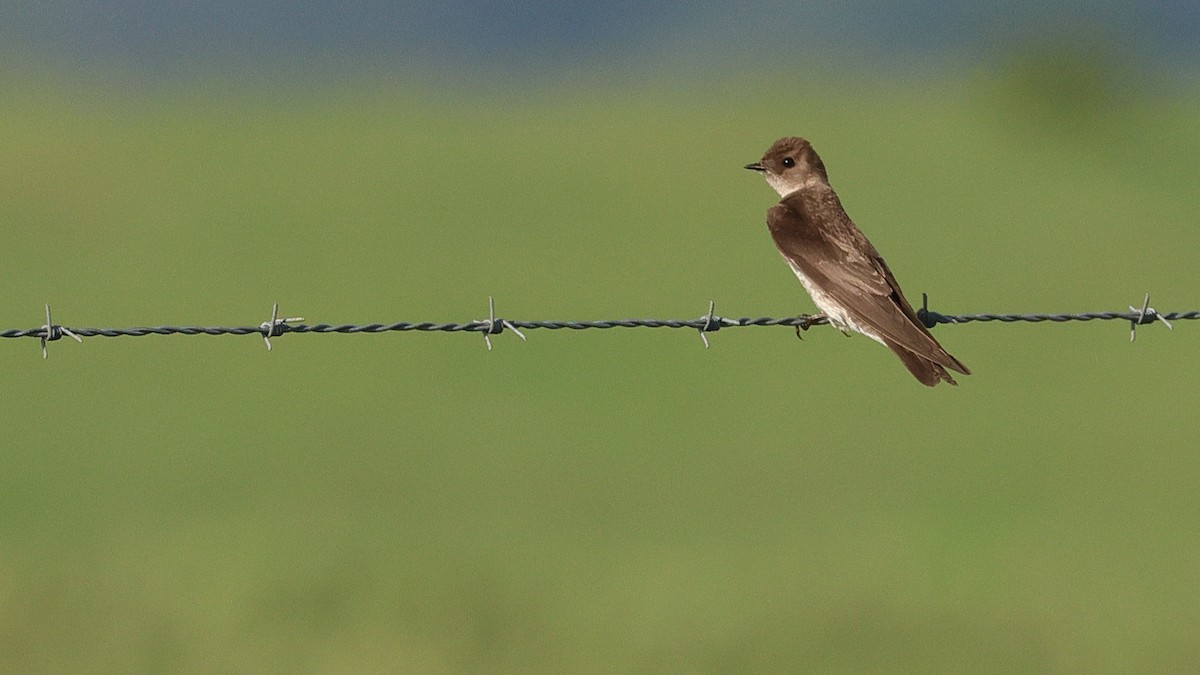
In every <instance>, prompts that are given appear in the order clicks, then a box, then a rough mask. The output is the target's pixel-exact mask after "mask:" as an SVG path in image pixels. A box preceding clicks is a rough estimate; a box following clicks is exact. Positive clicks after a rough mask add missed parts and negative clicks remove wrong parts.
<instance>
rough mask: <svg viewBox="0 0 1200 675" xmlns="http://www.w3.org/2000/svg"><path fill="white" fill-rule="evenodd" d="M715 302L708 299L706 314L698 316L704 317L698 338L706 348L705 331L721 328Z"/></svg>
mask: <svg viewBox="0 0 1200 675" xmlns="http://www.w3.org/2000/svg"><path fill="white" fill-rule="evenodd" d="M716 309H717V303H716V301H715V300H709V301H708V314H705V315H704V316H702V317H700V318H701V319H704V325H703V326H701V327H700V340H701V341H702V342H703V343H704V348H705V349H708V336H707V335H705V333H707V332H709V331H718V330H721V318H720V317H719V316H717V315H716V314H715V313H714V312H716Z"/></svg>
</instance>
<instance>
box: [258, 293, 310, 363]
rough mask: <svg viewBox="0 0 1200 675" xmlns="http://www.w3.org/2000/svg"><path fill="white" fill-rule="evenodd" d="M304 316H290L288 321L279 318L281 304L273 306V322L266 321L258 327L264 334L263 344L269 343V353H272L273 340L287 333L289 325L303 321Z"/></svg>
mask: <svg viewBox="0 0 1200 675" xmlns="http://www.w3.org/2000/svg"><path fill="white" fill-rule="evenodd" d="M303 320H304V317H302V316H290V317H288V318H286V319H281V318H279V303H278V302H276V303H274V304H273V305H271V320H270V321H264V322H262V323H261V324H259V325H258V328H259V330H261V331H262V334H263V342H265V343H267V351H271V338H273V337H278V336H280V335H283V334H284V333H286V332H287V328H288V323H292V322H296V321H303Z"/></svg>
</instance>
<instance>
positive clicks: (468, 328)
mask: <svg viewBox="0 0 1200 675" xmlns="http://www.w3.org/2000/svg"><path fill="white" fill-rule="evenodd" d="M928 305H929V297H928V296H927V295H925V294H922V306H921V309H919V310H917V317H918V318H919V319H920V320H921V322H922V323H924V324H925V326H926V327H928V328H934V327H935V326H938V325H942V324H954V325H957V324H967V323H988V322H1000V323H1043V322H1051V323H1065V322H1069V321H1118V320H1119V321H1128V322H1129V339H1130V341H1133V340H1134V339H1136V338H1137V327H1138V326H1142V325H1146V324H1151V323H1155V322H1156V321H1161V322H1162V323H1163V324H1165V325H1166V326H1167V328H1173V326H1172V325H1171V322H1172V321H1179V320H1188V319H1200V311H1188V312H1158V311H1156V310H1155V309H1154V308H1153V307H1151V306H1150V294H1149V293H1147V294H1146V297H1145V299H1144V300H1143V302H1142V306H1141V307H1140V308H1138V307H1134V306H1132V305H1131V306H1129V311H1128V312H1079V313H1053V314H942V313H940V312H935V311H933V310H930V309H929V306H928ZM45 309H46V323H45V324H43V325H41V326H39V327H37V328H27V329H24V330H21V329H11V330H5V331H2V332H0V338H22V337H31V338H38V339H39V340H40V341H41V344H42V357H43V358H45V357H46V355H47V352H46V344H47V343H48V342H54V341H57V340H60V339H62V338H63V337H70V338H73V339H74V340H75V341H77V342H83V338H89V337H141V336H144V335H258V336H260V337H262V339H263V341H264V342H265V343H266V346H267V349H268V350H270V349H271V338H273V337H279V336H281V335H285V334H287V333H300V334H304V333H319V334H327V333H342V334H353V333H388V332H394V331H399V332H405V331H420V332H436V333H460V332H467V333H482V334H483V339H484V342H485V344H486V345H487V348H488V350H489V351H490V350H491V348H492V341H491V336H492V335H499V334H500V333H503V332H504V331H505V330H506V329H507V330H510V331H512V332H513V333H514V334H516V335H517V336H518V337H520V338H521V339H522V340H525V339H526V337H525V334H524V333H523V332H522V330H533V329H546V330H591V329H611V328H691V329H693V330H697V331H699V332H700V339H701V340H703V341H704V346H705V347H707V346H708V336H707V335H706V334H707V333H712V332H716V331H718V330H721V329H723V328H741V327H748V326H790V327H794V328H795V329H796V334H797V335H799V334H800V331H802V330H808V329H809V328H812V327H813V326H823V325H828V324H829V319H827V318H826V317H825V316H823V315H814V314H801V315H799V316H790V317H781V318H771V317H758V318H751V317H742V318H740V319H733V318H729V317H724V316H718V315H717V314H716V311H715V309H716V305H715V303H713V302H711V301H710V302H709V303H708V313H707V314H705V315H703V316H701V317H699V318H696V319H612V320H600V321H518V320H515V319H504V318H500V317H497V316H496V307H495V302H494V301H493V299H492V298H491V297H488V318H486V319H478V320H475V321H468V322H465V323H433V322H420V323H412V322H409V321H398V322H396V323H386V324H385V323H369V324H327V323H319V324H313V325H308V324H303V323H297V322H299V321H304V317H288V318H280V317H279V304H278V303H276V304H275V305H274V306H273V307H272V310H271V318H270V319H269V320H267V321H264V322H262V323H261V324H259V325H257V326H232V327H224V326H144V327H135V328H76V327H70V328H68V327H67V326H62V325H59V324H55V323H54V322H53V320H52V318H51V315H50V305H46V306H45Z"/></svg>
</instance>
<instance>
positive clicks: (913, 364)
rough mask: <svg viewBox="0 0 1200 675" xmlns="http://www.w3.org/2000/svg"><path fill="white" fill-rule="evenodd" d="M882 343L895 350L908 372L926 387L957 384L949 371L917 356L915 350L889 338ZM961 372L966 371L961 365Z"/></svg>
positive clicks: (956, 361)
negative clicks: (910, 349)
mask: <svg viewBox="0 0 1200 675" xmlns="http://www.w3.org/2000/svg"><path fill="white" fill-rule="evenodd" d="M884 344H885V345H887V346H888V349H891V350H892V351H893V352H895V353H896V356H899V357H900V361H901V362H903V363H904V367H905V368H908V372H910V373H912V374H913V377H915V378H917V379H918V380H920V382H921V384H923V385H925V386H926V387H932V386H934V385H936V384H937V383H939V382H948V383H950V384H952V385H955V386H958V383H957V382H955V381H954V378H953V377H950V373H949V372H947V371H946V369H945V368H943V367H942V366H940V365H938V364H937V363H934V362H933V361H930V360H929V359H926V358H924V357H921V356H918V355H917V354H916V353H915V352H911V351H909V350H907V349H905V348H904V347H901V346H900V345H899V344H896V343H895V342H892V341H891V340H885V341H884ZM951 358H954V357H951ZM954 362H955V363H956V364H958V360H957V359H955V361H954ZM963 372H966V367H965V366H964V367H963Z"/></svg>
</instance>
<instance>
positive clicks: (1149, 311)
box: [1129, 293, 1175, 342]
mask: <svg viewBox="0 0 1200 675" xmlns="http://www.w3.org/2000/svg"><path fill="white" fill-rule="evenodd" d="M1129 311H1131V312H1134V313H1135V314H1137V318H1136V319H1130V320H1129V341H1130V342H1133V341H1134V340H1136V339H1137V327H1138V325H1140V324H1146V323H1154V320H1155V319H1157V320H1159V321H1162V322H1163V323H1164V324H1166V326H1167V329H1168V330H1175V327H1174V326H1172V325H1171V322H1170V321H1167V317H1165V316H1163V315H1162V314H1159V313H1158V312H1156V311H1154V308H1153V307H1151V306H1150V294H1149V293H1147V294H1146V297H1145V299H1143V300H1142V307H1141V309H1138V308H1137V307H1134V306H1133V305H1130V306H1129Z"/></svg>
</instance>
